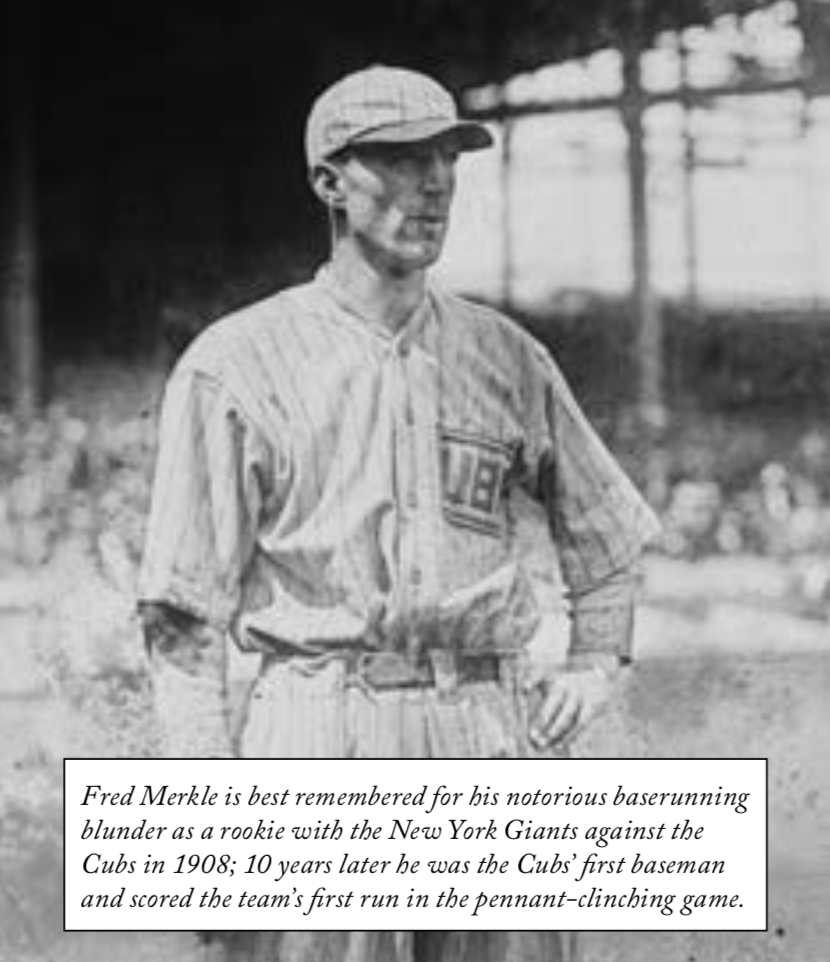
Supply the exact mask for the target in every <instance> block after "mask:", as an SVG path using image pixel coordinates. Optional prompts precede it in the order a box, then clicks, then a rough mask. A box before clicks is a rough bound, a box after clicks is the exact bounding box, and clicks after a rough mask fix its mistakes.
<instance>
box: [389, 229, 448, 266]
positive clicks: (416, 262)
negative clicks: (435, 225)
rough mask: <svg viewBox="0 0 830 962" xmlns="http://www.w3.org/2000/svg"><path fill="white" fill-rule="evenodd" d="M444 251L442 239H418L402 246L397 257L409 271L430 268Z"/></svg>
mask: <svg viewBox="0 0 830 962" xmlns="http://www.w3.org/2000/svg"><path fill="white" fill-rule="evenodd" d="M443 250H444V237H443V236H441V237H430V238H420V239H418V240H411V241H408V242H407V243H406V244H404V245H402V247H401V249H400V251H399V255H400V261H401V263H402V265H405V266H406V267H407V269H409V270H423V269H424V268H427V267H431V266H432V265H433V264H434V263H435V262H436V261H437V260H438V259H439V258H440V257H441V253H442V252H443Z"/></svg>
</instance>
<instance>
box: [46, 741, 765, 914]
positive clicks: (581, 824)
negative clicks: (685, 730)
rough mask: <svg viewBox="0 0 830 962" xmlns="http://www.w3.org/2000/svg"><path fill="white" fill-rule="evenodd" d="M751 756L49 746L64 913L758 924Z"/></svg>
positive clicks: (759, 808)
mask: <svg viewBox="0 0 830 962" xmlns="http://www.w3.org/2000/svg"><path fill="white" fill-rule="evenodd" d="M766 779H767V772H766V761H765V760H764V759H728V760H724V759H719V760H708V759H703V760H699V759H695V760H690V759H659V760H657V759H654V760H642V759H591V760H587V759H579V760H572V761H559V760H557V761H540V760H462V761H458V760H443V759H439V760H425V761H415V760H392V761H387V760H384V761H373V760H361V761H354V760H348V761H344V760H326V759H324V760H309V759H301V760H289V759H268V760H265V759H261V760H256V759H254V760H228V761H223V760H187V761H185V760H175V759H173V760H143V759H142V760H138V759H106V760H104V759H67V760H66V762H65V877H66V884H65V906H64V909H65V928H66V930H67V931H75V930H98V929H101V930H105V929H108V930H119V929H123V930H128V929H131V930H144V931H154V930H176V929H181V930H202V929H203V930H210V929H224V930H243V929H248V930H257V929H295V930H302V929H309V930H311V929H314V930H326V929H333V930H338V929H340V930H361V929H364V930H372V929H374V930H384V929H386V930H411V929H467V930H469V929H488V930H496V929H513V930H533V929H537V930H548V929H563V930H569V929H580V930H583V931H589V930H593V931H601V930H623V929H629V930H635V929H639V930H684V929H686V930H695V931H703V930H735V931H737V930H743V931H758V930H764V929H765V928H766V914H767V904H766V899H767V891H766V887H767V805H766Z"/></svg>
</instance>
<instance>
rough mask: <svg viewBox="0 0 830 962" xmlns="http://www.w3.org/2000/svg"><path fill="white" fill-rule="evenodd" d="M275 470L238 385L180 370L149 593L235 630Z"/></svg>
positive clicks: (143, 592)
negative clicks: (235, 389)
mask: <svg viewBox="0 0 830 962" xmlns="http://www.w3.org/2000/svg"><path fill="white" fill-rule="evenodd" d="M268 476H269V474H268V464H267V450H266V447H265V445H264V444H263V442H262V439H261V436H260V435H259V434H258V432H257V430H256V428H255V427H254V426H253V425H252V424H251V423H250V421H249V420H248V419H247V418H246V416H245V414H244V413H243V411H242V410H241V408H240V406H239V404H238V402H237V401H236V399H235V398H234V397H233V396H232V395H231V394H230V393H229V392H228V390H227V389H226V388H225V387H224V386H223V385H222V384H221V383H219V382H218V381H217V380H216V379H214V378H212V377H210V376H207V375H205V374H202V373H199V372H195V371H191V370H183V371H176V372H174V374H173V376H172V377H171V379H170V381H169V383H168V386H167V390H166V393H165V398H164V403H163V406H162V414H161V421H160V430H159V451H158V457H157V462H156V472H155V479H154V483H153V496H152V504H151V510H150V517H149V522H148V529H147V536H146V541H145V550H144V558H143V563H142V568H141V573H140V577H139V598H140V600H141V601H156V602H158V601H161V602H166V603H168V604H170V605H173V606H175V607H177V608H180V609H182V610H183V611H186V612H189V613H190V614H192V615H194V616H196V617H197V618H200V619H203V620H205V621H208V622H211V623H212V624H214V625H216V626H217V627H219V628H223V629H224V628H227V627H228V625H229V623H230V621H231V620H232V618H233V616H234V614H235V612H236V610H237V608H238V606H239V602H240V596H241V587H242V580H243V577H244V573H245V569H246V566H247V565H248V564H249V562H250V560H251V557H252V554H253V551H254V546H255V543H256V535H257V525H258V519H259V516H260V512H261V509H262V505H263V499H264V488H263V483H264V479H265V478H267V477H268Z"/></svg>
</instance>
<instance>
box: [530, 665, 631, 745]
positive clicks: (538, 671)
mask: <svg viewBox="0 0 830 962" xmlns="http://www.w3.org/2000/svg"><path fill="white" fill-rule="evenodd" d="M618 670H619V661H618V659H617V658H616V656H596V657H591V658H587V657H585V656H583V658H582V659H580V660H579V661H576V662H572V663H571V664H569V665H568V666H567V667H565V666H562V665H550V664H546V663H545V662H544V661H540V660H533V661H531V662H530V663H529V665H528V666H527V669H526V672H525V678H524V684H523V687H524V690H525V693H526V696H527V699H528V705H529V712H528V737H529V739H530V743H531V744H532V745H533V747H534V748H535V749H537V750H539V751H543V750H545V749H548V748H551V747H553V746H555V745H561V743H563V742H564V741H568V740H570V739H571V738H573V737H574V736H575V735H576V734H577V733H578V732H579V731H580V730H581V729H582V728H583V727H584V726H585V725H586V724H587V722H588V721H589V720H590V719H592V718H593V717H595V716H596V714H597V713H598V712H599V711H600V709H601V708H602V707H603V705H604V704H605V703H606V702H607V700H608V698H609V696H610V694H611V691H612V689H613V685H614V681H615V679H616V676H617V673H618Z"/></svg>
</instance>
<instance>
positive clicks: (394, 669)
mask: <svg viewBox="0 0 830 962" xmlns="http://www.w3.org/2000/svg"><path fill="white" fill-rule="evenodd" d="M345 659H346V680H347V684H349V683H351V684H359V683H363V684H365V685H368V687H370V688H376V689H388V688H437V689H438V690H444V691H451V690H453V689H455V688H457V687H458V686H459V685H466V684H471V683H475V682H488V681H499V679H500V677H501V672H500V667H501V658H499V657H498V656H497V655H492V654H486V655H461V654H458V653H457V652H454V651H449V650H447V649H443V648H430V649H428V650H427V651H425V652H423V653H422V655H421V656H420V657H419V658H417V659H415V658H413V657H412V656H410V655H407V654H406V653H403V652H397V651H365V650H364V651H350V652H347V653H346V654H345Z"/></svg>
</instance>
